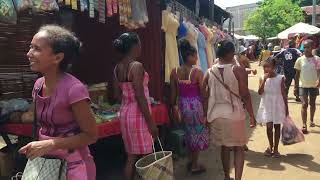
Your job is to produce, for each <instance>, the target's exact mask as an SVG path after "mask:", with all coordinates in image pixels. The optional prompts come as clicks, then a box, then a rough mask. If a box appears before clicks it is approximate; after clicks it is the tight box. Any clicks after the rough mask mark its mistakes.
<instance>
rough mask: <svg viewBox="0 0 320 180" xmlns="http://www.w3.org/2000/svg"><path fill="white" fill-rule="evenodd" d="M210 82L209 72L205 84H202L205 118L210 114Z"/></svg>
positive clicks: (204, 80)
mask: <svg viewBox="0 0 320 180" xmlns="http://www.w3.org/2000/svg"><path fill="white" fill-rule="evenodd" d="M208 82H209V72H207V73H206V74H205V75H204V78H203V83H202V97H203V113H204V116H205V117H207V113H208V101H209V96H210V89H209V86H208V84H209V83H208Z"/></svg>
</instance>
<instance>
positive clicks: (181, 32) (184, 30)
mask: <svg viewBox="0 0 320 180" xmlns="http://www.w3.org/2000/svg"><path fill="white" fill-rule="evenodd" d="M187 33H188V29H187V27H186V25H185V23H184V22H183V21H180V25H179V28H178V36H177V40H178V42H179V40H180V39H182V38H184V37H186V36H187ZM183 63H184V60H183V58H182V55H181V52H180V49H179V64H180V65H182V64H183Z"/></svg>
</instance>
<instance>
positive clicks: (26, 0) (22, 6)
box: [15, 0, 32, 12]
mask: <svg viewBox="0 0 320 180" xmlns="http://www.w3.org/2000/svg"><path fill="white" fill-rule="evenodd" d="M15 5H16V7H17V11H18V12H21V11H25V10H28V9H29V8H32V1H31V0H15Z"/></svg>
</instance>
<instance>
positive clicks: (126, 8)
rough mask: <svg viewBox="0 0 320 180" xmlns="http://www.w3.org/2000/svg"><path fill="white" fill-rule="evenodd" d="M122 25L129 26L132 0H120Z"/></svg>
mask: <svg viewBox="0 0 320 180" xmlns="http://www.w3.org/2000/svg"><path fill="white" fill-rule="evenodd" d="M118 3H119V18H120V25H124V26H127V25H128V23H129V19H130V18H131V16H132V11H131V0H118Z"/></svg>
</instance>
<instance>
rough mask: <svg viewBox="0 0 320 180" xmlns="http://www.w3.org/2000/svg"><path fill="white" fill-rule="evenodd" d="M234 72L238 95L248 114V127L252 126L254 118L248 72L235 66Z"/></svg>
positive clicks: (254, 122)
mask: <svg viewBox="0 0 320 180" xmlns="http://www.w3.org/2000/svg"><path fill="white" fill-rule="evenodd" d="M234 73H235V75H236V77H237V79H238V82H239V92H240V96H241V98H242V100H243V103H244V106H245V109H246V110H247V112H248V114H249V116H250V127H254V126H255V124H256V120H255V117H254V113H253V108H252V101H251V95H250V92H249V88H248V74H247V72H246V70H245V69H244V68H241V67H235V68H234Z"/></svg>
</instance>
